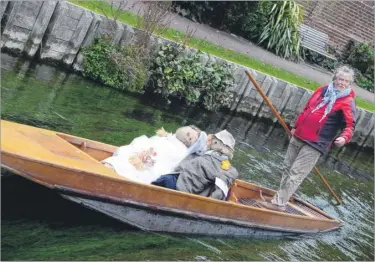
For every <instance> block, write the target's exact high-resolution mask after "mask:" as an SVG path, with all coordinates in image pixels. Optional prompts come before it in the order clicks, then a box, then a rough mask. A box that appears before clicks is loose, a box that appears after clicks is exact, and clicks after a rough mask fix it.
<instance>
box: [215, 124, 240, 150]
mask: <svg viewBox="0 0 375 262" xmlns="http://www.w3.org/2000/svg"><path fill="white" fill-rule="evenodd" d="M214 136H215V137H216V138H217V139H219V140H220V141H221V142H222V143H223V144H224V145H226V146H227V147H229V148H230V149H232V150H233V151H234V144H235V143H236V140H235V139H234V137H233V136H232V134H231V133H229V132H228V131H227V130H226V129H225V130H221V131H220V132H218V133H216V134H215V135H214Z"/></svg>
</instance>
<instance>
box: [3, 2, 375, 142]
mask: <svg viewBox="0 0 375 262" xmlns="http://www.w3.org/2000/svg"><path fill="white" fill-rule="evenodd" d="M0 18H1V22H2V23H1V34H2V38H1V48H2V50H11V51H12V52H14V53H18V54H25V55H27V56H28V57H30V58H34V57H38V58H40V59H42V60H49V61H56V62H58V63H61V64H63V65H65V66H68V67H71V68H74V69H75V70H77V71H82V61H83V56H82V54H81V48H82V47H85V46H88V45H90V44H91V43H92V42H93V40H94V38H95V37H97V36H100V35H103V34H106V35H107V36H110V37H111V39H112V41H113V43H120V44H126V43H129V42H132V41H134V39H135V38H136V37H137V34H138V33H139V32H140V31H139V30H138V29H135V28H133V27H131V26H129V25H127V24H123V23H120V22H116V23H114V22H113V21H108V20H107V19H106V18H105V17H103V16H101V15H99V14H96V13H93V12H91V11H89V10H86V9H84V8H82V7H79V6H76V5H73V4H71V3H69V2H63V1H59V2H52V1H40V2H31V1H29V2H26V1H23V2H12V1H8V2H6V1H5V2H0ZM152 43H153V46H152V48H153V49H154V50H157V49H158V48H159V47H160V45H162V44H165V43H173V42H171V41H169V40H166V39H163V38H159V37H153V39H152ZM174 44H175V43H174ZM190 50H192V49H190ZM207 61H214V62H217V63H229V64H231V65H232V66H233V75H234V77H235V79H236V85H235V86H234V87H233V89H232V90H229V91H230V92H231V93H232V94H233V101H232V103H231V106H230V110H231V111H232V112H235V113H242V114H244V115H247V116H250V117H260V118H266V119H271V120H272V121H273V122H275V123H276V122H277V119H276V117H275V116H274V115H273V113H272V111H271V110H270V108H269V107H268V106H267V104H265V102H264V101H263V99H262V97H261V96H260V95H259V93H258V92H257V90H256V88H255V87H254V86H253V84H252V83H251V81H250V80H249V79H248V77H247V76H246V74H245V70H249V71H250V73H251V74H252V75H253V76H254V77H255V78H256V79H257V81H258V83H259V85H260V86H261V87H262V89H263V91H264V92H265V93H266V95H267V96H268V97H269V99H270V101H271V102H272V103H273V105H274V106H275V108H277V109H278V111H279V113H281V115H282V116H283V117H284V119H285V120H286V122H287V123H289V124H290V123H291V122H293V121H294V120H295V118H296V116H297V114H298V113H299V112H301V110H302V108H303V106H304V105H305V104H306V102H307V100H308V99H309V97H310V96H311V94H312V92H311V91H309V90H306V89H304V88H301V87H298V86H295V85H293V84H290V83H287V82H285V81H283V80H280V79H277V78H275V77H271V76H268V75H265V74H263V73H261V72H257V71H255V70H252V69H250V68H246V67H244V66H241V65H237V64H233V63H231V62H229V61H226V60H223V59H220V58H218V57H215V56H212V55H208V54H205V55H204V56H202V62H207ZM373 129H374V114H373V113H372V112H368V111H365V110H362V109H359V110H358V114H357V129H356V131H355V135H354V137H353V140H352V142H353V143H355V144H357V145H358V146H360V147H368V148H374V134H373Z"/></svg>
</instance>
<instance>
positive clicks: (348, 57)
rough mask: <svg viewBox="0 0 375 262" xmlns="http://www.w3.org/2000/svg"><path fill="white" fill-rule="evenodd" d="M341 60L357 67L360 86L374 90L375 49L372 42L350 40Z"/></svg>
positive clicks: (357, 78) (357, 79)
mask: <svg viewBox="0 0 375 262" xmlns="http://www.w3.org/2000/svg"><path fill="white" fill-rule="evenodd" d="M340 60H341V61H342V63H345V64H349V65H351V66H352V67H353V68H355V69H356V70H355V71H356V83H357V84H358V85H359V86H360V87H362V88H365V89H367V90H369V91H372V92H374V49H373V47H372V46H371V45H370V44H366V43H359V42H355V41H353V40H350V41H349V42H348V43H347V45H346V46H345V49H344V52H343V54H342V56H341V57H340Z"/></svg>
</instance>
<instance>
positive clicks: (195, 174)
mask: <svg viewBox="0 0 375 262" xmlns="http://www.w3.org/2000/svg"><path fill="white" fill-rule="evenodd" d="M226 159H228V157H227V156H225V155H221V154H219V153H217V154H205V155H202V156H196V157H190V158H189V157H188V158H186V159H184V160H183V161H182V162H181V163H180V164H179V166H178V167H177V168H176V172H178V173H179V176H178V179H177V184H176V188H177V190H179V191H183V192H188V193H192V194H198V195H202V196H207V197H212V198H215V199H220V200H225V198H226V196H225V195H224V193H223V191H222V190H221V189H220V188H219V187H217V186H216V185H215V178H216V177H218V178H220V179H221V180H223V181H224V182H225V184H226V186H227V187H228V188H229V187H230V186H231V185H232V183H233V182H234V180H235V179H236V178H237V177H238V172H237V170H236V169H235V168H234V167H233V166H230V167H229V169H228V170H223V169H222V161H223V160H226Z"/></svg>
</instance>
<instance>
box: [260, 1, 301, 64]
mask: <svg viewBox="0 0 375 262" xmlns="http://www.w3.org/2000/svg"><path fill="white" fill-rule="evenodd" d="M302 20H303V15H302V10H301V7H300V5H299V4H297V3H295V2H294V1H291V0H288V1H277V2H275V3H274V4H273V6H272V8H271V10H270V12H269V18H268V22H267V24H266V26H265V27H264V30H263V32H262V34H261V36H260V39H259V44H262V45H263V46H264V47H266V48H267V49H268V50H270V51H272V52H274V53H275V54H276V55H279V56H281V57H283V58H290V59H293V60H299V59H300V57H301V54H300V52H301V51H300V44H301V39H300V34H299V31H298V27H299V26H300V24H301V22H302Z"/></svg>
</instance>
